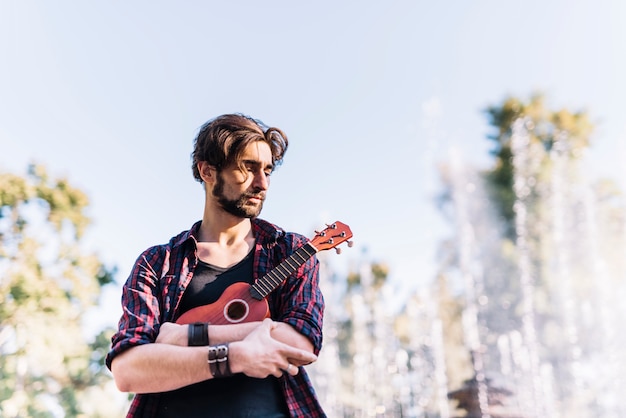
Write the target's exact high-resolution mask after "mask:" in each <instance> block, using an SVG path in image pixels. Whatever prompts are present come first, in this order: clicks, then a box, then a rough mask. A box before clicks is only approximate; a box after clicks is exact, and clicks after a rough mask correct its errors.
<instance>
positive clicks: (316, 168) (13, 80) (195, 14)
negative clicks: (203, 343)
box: [0, 0, 626, 417]
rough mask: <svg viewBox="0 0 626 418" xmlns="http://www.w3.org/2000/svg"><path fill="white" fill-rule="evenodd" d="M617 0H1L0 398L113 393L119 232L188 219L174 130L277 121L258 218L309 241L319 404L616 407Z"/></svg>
mask: <svg viewBox="0 0 626 418" xmlns="http://www.w3.org/2000/svg"><path fill="white" fill-rule="evenodd" d="M625 18H626V4H624V3H623V2H620V1H617V0H615V1H601V2H592V1H575V2H574V1H564V0H555V1H552V2H541V1H534V0H531V1H526V2H496V1H487V0H477V1H473V2H462V1H450V2H439V3H434V2H425V1H388V2H384V3H383V2H365V3H364V2H356V1H345V2H328V1H322V2H316V3H315V4H304V3H299V2H286V1H270V2H253V1H238V2H228V3H226V2H221V3H219V4H218V2H200V1H187V2H184V3H177V4H174V3H171V2H162V1H156V2H155V1H151V2H147V1H143V0H141V1H136V2H132V3H130V4H129V3H127V2H121V1H110V2H106V3H100V4H94V3H81V2H71V1H58V2H54V3H50V2H45V1H36V0H32V1H31V0H27V1H16V0H0V54H1V55H0V56H1V61H0V62H1V64H0V352H1V353H2V357H1V360H0V374H1V375H2V379H1V380H0V416H6V417H26V416H41V417H47V416H52V417H65V416H67V417H74V416H81V417H82V416H84V417H86V416H89V417H116V416H123V414H124V413H125V411H126V408H127V406H128V396H127V395H126V394H120V393H119V392H117V390H116V389H115V386H114V384H113V383H112V379H111V377H110V374H109V372H108V371H107V370H106V368H105V367H103V358H104V355H105V354H106V351H107V350H108V344H109V338H110V335H111V333H112V328H113V327H115V326H116V323H117V320H118V319H119V316H120V313H121V307H120V304H119V297H120V286H121V285H122V284H123V282H124V281H125V279H126V277H127V275H128V272H129V271H130V268H131V266H132V264H133V262H134V260H135V258H136V257H137V256H138V255H139V254H140V252H141V251H143V250H144V249H146V248H147V247H149V246H151V245H153V244H157V243H164V242H166V241H167V240H168V239H169V238H170V237H171V236H173V235H175V234H177V233H178V232H180V231H182V230H184V229H188V228H189V227H190V226H191V225H192V224H193V223H194V222H195V221H197V220H198V219H200V217H201V213H202V205H203V191H202V188H201V186H200V184H199V183H196V182H195V181H194V180H193V177H192V175H191V167H190V158H189V156H190V152H191V149H192V144H193V139H194V137H195V135H196V134H197V132H198V129H199V128H200V126H201V125H202V124H203V123H204V122H206V121H207V120H208V119H210V118H213V117H215V116H217V115H219V114H223V113H230V112H241V113H244V114H248V115H251V116H253V117H255V118H258V119H261V120H262V121H263V122H265V123H266V124H267V125H270V126H277V127H279V128H281V129H282V130H284V132H285V133H286V134H287V135H288V137H289V140H290V146H289V151H288V152H287V155H286V158H285V161H284V163H283V165H282V166H281V167H280V168H279V169H278V170H277V171H276V173H275V174H274V175H273V176H272V186H271V189H270V193H269V195H268V200H267V202H266V204H265V207H264V211H263V214H262V217H263V218H264V219H267V220H269V221H271V222H274V223H277V224H279V225H280V226H282V227H283V228H285V229H287V230H292V231H296V232H300V233H302V234H304V235H307V236H312V235H313V231H314V230H315V229H320V228H322V227H323V226H324V224H326V223H331V222H333V221H336V220H340V221H342V222H344V223H346V224H348V225H349V226H350V228H351V229H352V231H353V233H354V242H355V245H354V247H352V248H350V249H349V248H344V251H343V252H342V253H341V254H340V255H337V254H334V252H331V251H328V252H324V253H321V254H320V255H319V257H320V259H321V261H322V263H323V272H322V278H321V280H322V286H323V288H324V292H325V296H326V299H327V312H326V321H325V345H324V349H323V350H322V355H321V356H320V360H319V361H318V362H317V363H316V364H315V365H313V366H311V367H310V368H309V371H310V374H311V375H312V377H313V380H314V382H315V387H316V389H317V391H318V395H319V396H320V399H321V401H322V404H323V405H324V406H325V408H326V410H327V413H328V415H329V416H331V417H352V416H354V417H371V416H380V417H386V416H390V417H395V416H398V417H455V416H472V417H474V416H480V417H487V416H490V417H497V416H501V417H559V416H563V417H589V416H602V417H621V416H624V415H625V414H626V407H625V406H624V405H623V400H622V399H621V396H620V395H621V394H622V393H623V388H624V386H625V383H626V382H625V381H624V379H625V378H624V376H626V373H625V372H626V359H625V358H624V354H623V353H621V351H622V350H620V348H621V347H623V345H624V343H626V341H624V340H625V338H624V336H623V335H621V334H622V332H621V329H622V326H621V324H622V323H623V321H624V320H625V319H626V312H625V308H624V307H623V306H622V305H624V304H623V303H621V301H622V298H623V297H624V296H626V289H625V285H624V279H625V277H624V273H623V272H624V271H626V269H625V268H624V267H626V266H623V264H624V261H623V260H624V259H625V257H624V255H626V244H625V241H626V229H625V220H626V218H625V217H624V200H623V190H624V188H625V187H626V166H625V165H624V163H623V160H624V159H625V157H626V145H625V144H626V142H625V141H624V139H625V137H626V122H625V121H624V118H623V116H622V113H623V108H624V106H623V97H624V95H625V94H626V83H625V82H624V78H623V76H622V75H623V74H626V51H625V50H624V47H623V45H625V44H626V29H625V28H624V25H623V24H622V22H623V21H624V19H625Z"/></svg>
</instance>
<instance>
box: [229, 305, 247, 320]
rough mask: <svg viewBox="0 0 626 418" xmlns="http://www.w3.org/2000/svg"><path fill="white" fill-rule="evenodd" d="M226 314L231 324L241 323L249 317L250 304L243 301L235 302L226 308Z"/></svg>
mask: <svg viewBox="0 0 626 418" xmlns="http://www.w3.org/2000/svg"><path fill="white" fill-rule="evenodd" d="M224 314H225V315H226V319H228V320H229V321H230V322H240V321H242V320H243V319H244V318H245V317H246V316H247V315H248V304H247V303H246V302H244V301H243V300H233V301H232V302H230V303H229V304H228V305H227V306H226V309H225V312H224Z"/></svg>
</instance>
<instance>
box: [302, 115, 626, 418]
mask: <svg viewBox="0 0 626 418" xmlns="http://www.w3.org/2000/svg"><path fill="white" fill-rule="evenodd" d="M529 123H530V122H529V121H528V120H525V119H520V120H518V121H517V122H516V123H515V125H514V127H513V135H512V137H511V149H512V153H513V154H512V165H513V168H514V179H513V180H514V184H513V191H514V195H515V201H514V213H515V218H514V224H513V225H512V230H513V233H512V234H511V230H510V228H511V225H505V224H504V222H501V221H499V219H500V217H499V215H498V213H497V211H496V210H495V208H494V207H493V205H492V200H491V199H490V197H489V194H488V192H487V188H486V186H485V184H484V183H483V182H484V177H483V176H482V175H480V174H479V173H477V171H476V170H475V169H473V168H470V167H467V166H465V165H464V163H463V162H462V161H461V159H460V158H456V157H455V158H452V159H451V162H450V164H449V166H450V170H449V186H450V191H451V194H450V198H451V200H450V202H451V205H450V206H451V208H452V213H453V214H454V219H455V225H454V230H455V231H456V234H455V235H456V236H455V239H454V240H452V241H451V243H452V244H453V245H454V251H452V252H453V253H454V257H453V259H454V261H453V264H454V268H452V269H450V270H453V271H451V272H449V273H447V277H446V278H447V281H448V282H449V286H450V287H452V288H454V292H453V293H454V296H455V297H457V298H456V299H455V301H456V302H455V303H457V304H458V301H459V300H460V301H462V306H463V309H462V311H463V313H462V318H461V319H457V320H455V321H452V323H453V325H456V326H459V327H460V328H461V330H462V331H461V332H462V334H463V341H464V343H463V344H464V346H462V347H461V351H464V352H465V354H466V356H467V358H468V359H469V360H468V361H466V363H468V364H469V367H468V368H467V370H466V371H467V372H468V373H467V375H466V376H463V379H461V380H459V379H457V380H456V381H454V382H451V381H450V379H449V377H450V376H451V375H452V374H455V373H457V375H456V377H459V376H458V373H459V370H460V369H459V368H458V367H457V366H458V365H454V366H452V367H450V365H449V364H447V362H448V361H449V359H448V358H447V355H448V352H449V350H450V346H449V344H447V340H449V339H450V338H451V333H454V330H451V329H450V328H448V327H450V326H451V323H450V321H448V322H446V321H445V320H444V317H445V315H446V314H447V313H448V312H446V309H449V306H447V305H445V306H444V301H443V300H442V299H441V298H440V296H439V295H438V294H437V292H436V291H435V290H434V289H430V290H421V291H422V292H423V293H421V294H416V295H412V296H411V297H408V299H407V301H406V307H405V310H404V311H403V312H402V315H401V316H402V320H403V321H404V325H403V327H404V329H406V330H408V331H407V332H398V318H397V317H395V318H394V317H393V316H392V314H391V313H390V312H388V311H387V310H385V309H384V306H388V302H387V301H386V298H387V297H388V296H389V293H390V289H389V288H387V287H386V286H383V288H375V287H374V286H373V284H372V278H371V274H370V273H371V271H369V270H368V267H370V265H369V264H368V262H367V260H365V261H364V262H363V263H362V264H361V265H360V266H359V267H358V270H359V275H360V278H361V283H360V288H359V291H357V292H346V289H345V288H342V285H341V280H339V279H337V278H336V277H335V278H334V280H332V279H331V280H326V281H325V283H323V284H324V286H327V289H326V290H324V292H325V294H326V295H327V303H328V306H329V307H331V308H330V309H329V310H328V312H327V317H326V321H325V333H326V341H325V348H324V350H323V352H322V355H321V356H320V359H319V361H318V362H317V363H316V364H315V365H314V366H313V367H311V375H312V378H313V380H314V382H315V386H316V387H317V388H318V392H319V394H320V398H321V399H322V402H323V404H324V405H325V406H326V407H327V412H328V413H329V416H333V417H342V416H344V417H415V418H456V417H457V416H463V417H473V418H478V417H480V418H589V417H602V418H618V417H624V416H626V403H625V402H623V400H622V399H621V395H622V394H623V393H625V389H624V388H626V350H624V349H623V347H625V346H626V332H623V331H621V330H622V329H623V324H624V323H626V303H624V302H623V301H624V300H626V277H625V276H626V257H625V256H626V209H625V208H624V202H623V201H616V200H615V197H614V196H612V195H610V194H605V195H602V194H598V190H597V189H595V188H594V187H593V186H592V184H591V181H590V179H589V177H588V176H587V175H586V170H585V159H584V158H583V157H584V156H583V157H580V158H578V157H577V158H572V155H571V152H570V151H571V150H570V149H569V148H568V147H569V145H570V144H569V141H568V136H567V133H566V132H561V133H556V134H555V136H554V138H555V140H554V142H553V144H552V147H551V148H550V149H548V150H547V149H546V148H545V146H544V145H543V144H541V143H537V142H536V141H532V140H531V138H530V135H529V132H528V128H529ZM545 164H548V165H549V166H550V169H549V171H547V172H548V173H549V176H546V175H545V174H546V171H545ZM542 170H544V171H542ZM323 264H324V263H323ZM326 273H327V274H324V276H327V277H334V276H332V273H331V274H328V273H329V272H328V271H327V272H326ZM433 287H435V286H433ZM459 295H462V297H460V298H458V296H459ZM457 306H458V305H457ZM346 324H348V325H346ZM343 326H349V330H343V329H342V327H343ZM394 327H395V328H394ZM394 331H395V332H394ZM342 332H348V333H349V338H348V339H347V340H344V341H343V342H341V341H340V340H341V339H340V338H336V337H337V336H338V335H340V334H341V333H342ZM346 341H347V342H346ZM342 344H343V345H342ZM346 344H347V345H349V346H350V347H349V349H347V348H346V346H345V345H346ZM459 345H462V344H457V346H459ZM454 367H457V368H456V369H454ZM455 407H460V409H463V410H464V412H463V411H458V410H457V411H455V410H454V408H455Z"/></svg>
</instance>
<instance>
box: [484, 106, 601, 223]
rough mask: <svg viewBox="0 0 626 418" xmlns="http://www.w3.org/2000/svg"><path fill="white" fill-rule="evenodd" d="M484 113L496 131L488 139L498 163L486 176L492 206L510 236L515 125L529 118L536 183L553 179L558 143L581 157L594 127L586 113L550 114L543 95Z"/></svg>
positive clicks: (574, 155) (494, 107) (572, 156)
mask: <svg viewBox="0 0 626 418" xmlns="http://www.w3.org/2000/svg"><path fill="white" fill-rule="evenodd" d="M485 113H486V115H487V118H488V121H489V124H490V125H491V127H492V128H493V133H492V134H490V135H488V139H489V140H491V141H493V144H494V148H493V149H492V154H493V155H494V157H495V162H494V166H493V168H492V169H490V170H487V171H486V172H485V173H484V174H485V177H486V178H487V180H488V181H489V183H490V185H491V187H492V192H493V195H492V199H493V202H494V203H495V204H496V205H497V207H498V208H499V210H500V214H501V215H502V216H503V217H504V219H505V220H506V222H507V223H508V224H509V226H510V228H509V231H508V232H509V233H510V234H513V231H514V228H513V220H514V218H515V214H514V211H513V204H514V202H515V193H514V188H513V163H512V157H513V153H512V150H511V137H512V135H513V125H514V123H515V121H516V120H518V119H519V118H526V124H525V128H526V130H527V132H528V136H529V139H530V144H529V147H532V148H533V149H534V150H536V151H537V153H538V154H540V155H539V156H538V159H539V161H538V164H539V165H540V166H541V168H540V170H539V172H538V175H539V176H540V178H539V179H536V180H537V181H540V180H545V179H547V178H549V177H550V174H551V173H550V166H549V158H548V155H549V152H550V150H552V149H553V148H554V146H555V144H556V143H557V142H558V141H559V140H562V141H563V142H565V143H566V144H565V146H564V147H563V148H564V152H565V153H566V154H567V156H568V157H570V158H573V159H577V158H579V157H580V156H581V155H582V152H583V151H584V150H585V149H586V148H587V147H589V145H590V136H591V134H592V133H593V124H592V123H591V121H590V120H589V115H588V114H587V112H585V111H578V112H572V111H570V110H567V109H560V110H556V111H555V110H551V109H550V108H549V107H547V105H546V100H545V98H544V96H543V95H541V94H535V95H533V96H532V97H531V98H530V100H528V101H524V100H522V99H520V98H516V97H508V98H506V99H505V100H504V101H503V102H502V103H501V104H498V105H494V106H490V107H488V108H487V109H486V110H485ZM536 189H538V188H536Z"/></svg>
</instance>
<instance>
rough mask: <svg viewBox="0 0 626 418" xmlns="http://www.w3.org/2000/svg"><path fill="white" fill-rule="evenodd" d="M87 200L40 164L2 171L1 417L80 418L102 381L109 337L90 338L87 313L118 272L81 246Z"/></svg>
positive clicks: (88, 221) (0, 207)
mask: <svg viewBox="0 0 626 418" xmlns="http://www.w3.org/2000/svg"><path fill="white" fill-rule="evenodd" d="M88 203H89V200H88V198H87V195H86V194H85V193H84V192H83V191H81V190H79V189H76V188H74V187H73V186H72V185H71V184H70V183H69V182H68V181H67V180H66V179H53V178H50V177H49V176H48V173H47V172H46V170H45V168H44V167H42V166H31V167H29V170H28V173H27V174H26V175H25V176H23V177H22V176H18V175H14V174H8V173H4V174H0V354H1V356H0V415H1V416H6V417H11V416H41V417H45V416H53V415H58V414H59V411H63V414H64V415H65V416H79V415H80V413H81V405H80V400H79V399H80V395H81V392H82V391H84V390H85V389H86V388H88V387H90V386H93V385H97V384H99V383H100V382H102V378H103V370H102V363H101V358H98V356H97V355H96V356H94V355H93V353H97V351H94V348H98V347H102V346H103V341H102V339H103V337H102V336H98V338H97V339H96V341H95V342H94V343H93V344H92V345H90V344H88V343H87V341H86V336H85V330H84V329H83V325H84V324H82V322H81V318H82V316H83V315H84V313H85V312H86V311H87V310H88V309H90V308H92V307H93V306H94V305H95V304H96V303H97V301H98V296H99V294H100V289H101V287H102V286H104V285H106V284H108V283H110V282H111V281H112V280H113V276H112V274H113V273H112V271H110V270H108V269H107V268H105V266H104V265H103V264H102V263H101V262H100V261H99V259H98V258H97V257H96V256H95V255H94V254H90V253H87V252H86V251H85V250H83V249H82V247H81V239H82V237H83V235H84V233H85V230H86V228H87V227H88V225H89V223H90V220H89V218H88V217H87V216H85V210H86V208H87V206H88ZM94 361H98V362H100V363H99V364H98V365H96V364H94ZM55 411H56V412H55Z"/></svg>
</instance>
